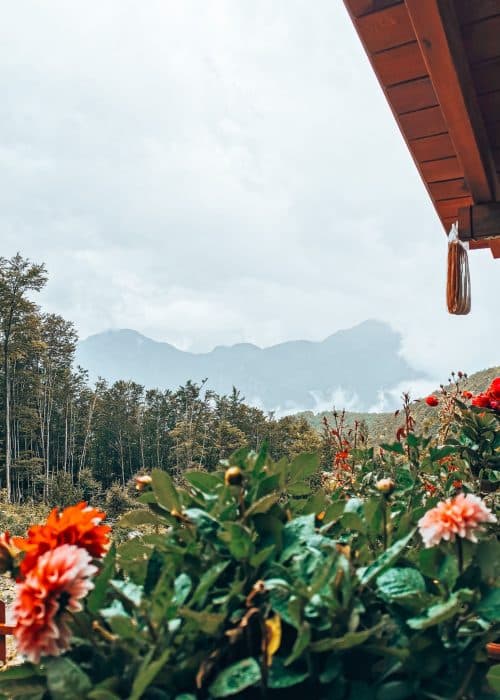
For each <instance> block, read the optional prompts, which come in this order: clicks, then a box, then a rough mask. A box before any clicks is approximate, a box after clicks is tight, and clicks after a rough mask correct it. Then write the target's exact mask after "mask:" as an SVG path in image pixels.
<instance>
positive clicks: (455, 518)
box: [418, 493, 497, 547]
mask: <svg viewBox="0 0 500 700" xmlns="http://www.w3.org/2000/svg"><path fill="white" fill-rule="evenodd" d="M496 521H497V519H496V517H495V516H494V515H493V513H492V512H491V510H490V509H489V508H487V507H486V505H485V503H484V502H483V501H482V500H481V499H480V498H479V497H478V496H474V495H473V494H470V493H469V494H467V495H465V494H463V493H459V494H458V496H455V497H454V498H448V499H447V500H446V501H440V502H439V503H438V504H437V506H436V507H435V508H432V509H431V510H428V511H427V513H426V514H425V515H424V516H423V517H422V518H420V520H419V521H418V528H419V530H420V534H421V536H422V539H423V541H424V544H425V546H426V547H433V546H435V545H437V544H439V543H440V542H441V540H445V541H449V542H454V541H455V538H456V537H457V536H458V537H461V538H465V539H467V540H470V541H471V542H477V538H476V535H475V531H476V530H477V529H478V528H479V527H480V525H481V523H496Z"/></svg>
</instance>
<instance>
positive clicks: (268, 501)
mask: <svg viewBox="0 0 500 700" xmlns="http://www.w3.org/2000/svg"><path fill="white" fill-rule="evenodd" d="M278 499H279V494H278V493H268V494H267V496H263V497H262V498H259V500H258V501H255V503H252V505H251V506H250V508H249V509H248V510H247V512H246V513H245V518H249V517H250V516H251V515H257V513H267V511H268V510H269V509H270V508H272V507H273V506H274V504H275V503H276V502H277V500H278Z"/></svg>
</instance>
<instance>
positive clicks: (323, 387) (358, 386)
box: [77, 321, 425, 410]
mask: <svg viewBox="0 0 500 700" xmlns="http://www.w3.org/2000/svg"><path fill="white" fill-rule="evenodd" d="M400 346H401V337H400V335H399V333H397V332H395V331H394V330H393V329H392V328H391V327H390V326H388V325H387V324H385V323H382V322H380V321H365V322H363V323H361V324H359V325H358V326H355V327H354V328H350V329H348V330H341V331H338V332H336V333H334V334H333V335H331V336H329V337H328V338H326V339H325V340H323V341H321V342H311V341H306V340H297V341H290V342H286V343H280V344H279V345H273V346H271V347H268V348H259V347H257V346H256V345H252V344H250V343H240V344H237V345H232V346H218V347H216V348H214V349H213V350H212V351H211V352H206V353H192V352H184V351H182V350H178V349H177V348H175V347H174V346H173V345H169V344H168V343H160V342H157V341H155V340H151V339H150V338H147V337H145V336H143V335H141V334H140V333H137V332H136V331H133V330H109V331H105V332H103V333H98V334H97V335H93V336H90V337H89V338H87V339H86V340H83V341H81V342H80V343H79V345H78V349H77V362H78V364H80V365H81V366H82V367H85V368H86V369H88V370H89V373H90V379H91V380H95V379H96V378H97V377H98V376H101V377H104V378H105V379H107V380H108V381H110V382H113V381H115V380H117V379H131V380H134V381H136V382H138V383H140V384H143V385H145V386H146V387H148V388H150V387H158V388H162V389H167V388H171V389H174V388H176V387H177V386H179V385H181V384H184V383H185V382H186V381H187V380H188V379H191V380H193V381H196V382H200V381H201V380H202V379H204V378H208V386H209V387H210V388H211V389H214V390H215V391H217V392H219V393H227V392H230V391H231V389H232V387H233V386H236V387H237V388H238V389H239V390H240V391H241V392H242V394H243V395H244V396H245V397H246V399H247V401H248V402H253V403H259V404H260V405H261V406H262V407H263V408H265V409H268V410H275V409H281V410H290V409H297V410H298V409H314V408H317V407H318V405H319V404H321V403H324V402H329V401H332V400H333V397H334V395H335V394H337V397H338V396H339V394H340V396H343V397H345V398H346V400H347V401H349V400H351V399H352V398H353V397H355V399H356V408H357V410H366V409H367V408H369V407H370V406H373V405H374V404H375V403H376V402H377V400H378V396H379V392H380V391H381V390H387V389H391V388H393V387H395V386H397V385H398V384H399V383H401V382H403V381H410V380H415V379H423V378H425V377H424V375H423V374H422V373H418V372H416V371H415V370H413V369H412V368H411V367H410V366H409V365H408V364H407V362H406V361H405V360H404V358H402V357H401V355H400ZM338 403H339V402H338V399H337V404H338Z"/></svg>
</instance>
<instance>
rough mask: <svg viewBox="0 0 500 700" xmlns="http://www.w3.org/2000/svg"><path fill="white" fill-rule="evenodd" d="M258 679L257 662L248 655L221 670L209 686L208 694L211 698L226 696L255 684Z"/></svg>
mask: <svg viewBox="0 0 500 700" xmlns="http://www.w3.org/2000/svg"><path fill="white" fill-rule="evenodd" d="M260 680H261V673H260V667H259V664H258V663H257V661H256V660H255V659H253V658H251V657H249V658H248V659H243V660H242V661H238V662H237V663H235V664H232V665H231V666H229V667H228V668H225V669H224V670H223V671H221V672H220V673H219V675H218V676H217V678H216V679H215V681H214V682H213V683H212V685H211V686H210V688H209V691H210V695H211V696H212V697H213V698H227V697H229V696H230V695H236V693H241V691H242V690H245V688H250V687H251V686H252V685H256V684H257V683H259V682H260Z"/></svg>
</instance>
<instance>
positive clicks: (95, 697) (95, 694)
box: [87, 688, 120, 700]
mask: <svg viewBox="0 0 500 700" xmlns="http://www.w3.org/2000/svg"><path fill="white" fill-rule="evenodd" d="M87 698H88V699H89V700H120V696H119V695H115V694H114V693H112V692H111V691H110V690H107V689H106V688H95V689H94V690H91V691H90V693H88V694H87Z"/></svg>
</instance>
